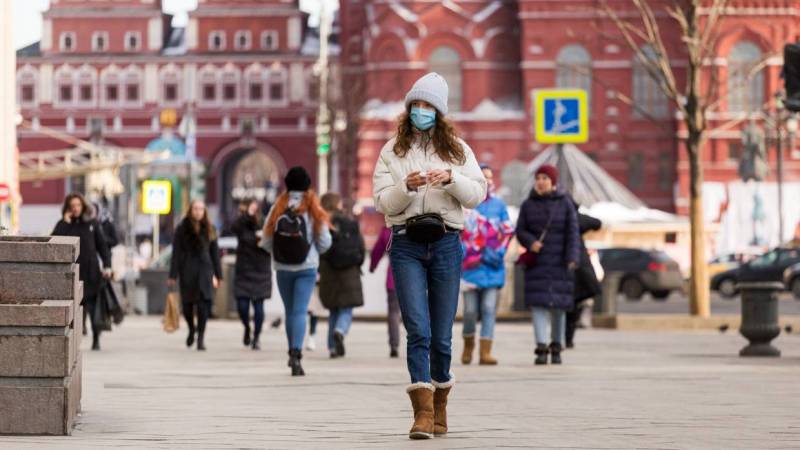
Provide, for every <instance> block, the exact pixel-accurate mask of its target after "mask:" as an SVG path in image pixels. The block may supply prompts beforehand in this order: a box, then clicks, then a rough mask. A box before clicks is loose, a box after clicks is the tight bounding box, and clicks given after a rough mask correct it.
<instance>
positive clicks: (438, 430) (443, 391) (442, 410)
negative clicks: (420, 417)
mask: <svg viewBox="0 0 800 450" xmlns="http://www.w3.org/2000/svg"><path fill="white" fill-rule="evenodd" d="M455 381H456V379H455V377H453V375H452V374H450V381H448V382H447V383H437V382H436V381H434V382H433V386H434V387H435V388H436V391H435V392H434V393H433V434H434V435H435V436H443V435H445V434H447V396H448V395H450V389H451V388H452V387H453V385H454V384H455Z"/></svg>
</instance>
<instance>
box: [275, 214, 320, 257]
mask: <svg viewBox="0 0 800 450" xmlns="http://www.w3.org/2000/svg"><path fill="white" fill-rule="evenodd" d="M310 250H311V243H309V242H308V229H307V228H306V219H305V217H303V216H302V215H301V214H297V213H295V212H294V210H292V209H287V210H286V212H284V213H283V214H282V215H281V216H280V217H278V221H277V222H276V223H275V236H274V237H273V240H272V256H273V257H274V258H275V261H277V262H279V263H282V264H302V263H303V262H305V260H306V257H308V252H309V251H310Z"/></svg>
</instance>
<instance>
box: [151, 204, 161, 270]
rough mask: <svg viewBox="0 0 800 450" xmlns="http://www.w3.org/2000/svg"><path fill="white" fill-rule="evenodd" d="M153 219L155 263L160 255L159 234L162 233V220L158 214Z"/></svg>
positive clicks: (153, 215)
mask: <svg viewBox="0 0 800 450" xmlns="http://www.w3.org/2000/svg"><path fill="white" fill-rule="evenodd" d="M152 217H153V261H154V262H155V261H156V260H157V259H158V255H159V247H160V244H159V238H160V236H159V232H160V231H161V230H160V228H161V220H159V215H158V214H152Z"/></svg>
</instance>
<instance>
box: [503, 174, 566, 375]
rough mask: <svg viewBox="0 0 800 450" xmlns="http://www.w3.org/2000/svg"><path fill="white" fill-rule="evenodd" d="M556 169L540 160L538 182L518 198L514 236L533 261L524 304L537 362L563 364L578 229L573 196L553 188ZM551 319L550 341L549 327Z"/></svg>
mask: <svg viewBox="0 0 800 450" xmlns="http://www.w3.org/2000/svg"><path fill="white" fill-rule="evenodd" d="M557 183H558V169H556V168H555V167H554V166H551V165H543V166H542V167H540V168H539V169H538V170H537V171H536V184H535V187H534V189H533V190H532V191H531V194H530V197H529V198H528V199H527V200H525V202H523V203H522V207H521V208H520V212H519V219H518V221H517V239H518V240H519V242H520V244H521V245H522V246H523V247H524V248H525V249H526V250H527V251H528V252H532V253H531V255H532V256H533V257H534V258H535V261H534V262H532V263H530V264H528V265H527V267H526V269H525V304H526V305H527V306H528V307H530V308H532V310H533V327H534V332H535V335H536V364H547V354H548V353H551V354H552V362H553V364H561V349H562V345H561V344H562V343H563V342H564V328H565V325H566V321H565V315H566V312H567V311H569V310H571V309H572V307H573V290H574V275H573V271H574V270H575V268H577V266H578V261H579V255H578V249H579V248H580V235H579V234H578V220H577V217H576V215H575V207H574V205H573V203H572V200H571V199H570V198H569V196H568V195H566V194H565V193H564V192H562V191H560V190H558V189H556V186H557ZM548 322H549V323H550V325H551V328H552V329H551V331H552V333H551V338H550V339H549V340H550V345H549V347H548V344H547V343H548V336H547V331H548V330H547V328H548Z"/></svg>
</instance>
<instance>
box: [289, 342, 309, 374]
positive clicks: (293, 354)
mask: <svg viewBox="0 0 800 450" xmlns="http://www.w3.org/2000/svg"><path fill="white" fill-rule="evenodd" d="M301 359H303V352H302V351H301V350H299V349H292V350H289V366H290V367H291V368H292V376H293V377H302V376H304V375H305V374H306V372H305V371H304V370H303V366H302V365H301V364H300V360H301Z"/></svg>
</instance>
